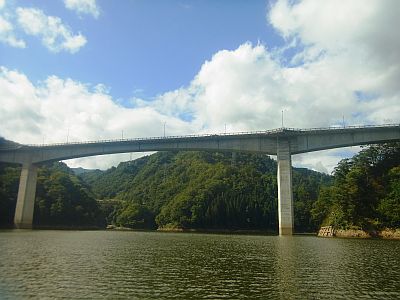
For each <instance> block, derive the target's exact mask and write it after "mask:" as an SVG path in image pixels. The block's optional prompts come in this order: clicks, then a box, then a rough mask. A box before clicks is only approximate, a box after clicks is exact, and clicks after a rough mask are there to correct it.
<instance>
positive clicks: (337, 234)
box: [317, 226, 400, 240]
mask: <svg viewBox="0 0 400 300" xmlns="http://www.w3.org/2000/svg"><path fill="white" fill-rule="evenodd" d="M317 236H318V237H326V238H357V239H382V240H400V228H384V229H382V230H362V229H359V228H351V229H335V228H333V227H332V226H323V227H321V228H320V230H319V231H318V234H317Z"/></svg>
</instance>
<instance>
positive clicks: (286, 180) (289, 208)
mask: <svg viewBox="0 0 400 300" xmlns="http://www.w3.org/2000/svg"><path fill="white" fill-rule="evenodd" d="M277 160H278V174H277V175H278V218H279V235H292V234H293V220H294V214H293V192H292V157H291V154H290V143H289V140H288V139H286V138H278V140H277Z"/></svg>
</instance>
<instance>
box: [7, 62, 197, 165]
mask: <svg viewBox="0 0 400 300" xmlns="http://www.w3.org/2000/svg"><path fill="white" fill-rule="evenodd" d="M0 119H1V120H2V122H1V125H0V135H1V136H4V137H6V138H8V139H11V140H14V141H16V142H20V143H25V144H27V143H37V144H41V143H43V142H44V143H54V142H65V141H66V140H67V138H68V140H69V141H70V142H74V141H83V140H103V139H117V138H121V134H122V131H123V134H124V137H125V138H127V137H146V136H162V135H163V126H164V122H166V123H167V126H166V128H167V130H166V132H167V135H178V134H181V133H191V130H193V129H192V128H191V126H190V124H188V123H186V122H183V121H182V120H180V119H178V118H174V117H168V116H165V115H162V114H160V113H159V112H157V111H156V110H155V109H153V108H151V107H140V108H135V109H132V108H124V107H121V106H119V105H117V104H116V103H115V102H114V101H113V99H112V98H111V96H110V95H108V94H107V93H106V92H105V89H104V87H102V88H99V86H95V87H93V88H92V87H91V86H88V85H85V84H82V83H80V82H77V81H73V80H71V79H65V80H63V79H60V78H58V77H56V76H50V77H48V78H47V79H46V80H45V81H44V82H41V83H38V84H34V83H32V82H31V81H30V80H29V79H28V78H27V77H26V76H25V75H24V74H22V73H20V72H18V71H12V70H8V69H6V68H4V67H2V68H1V69H0ZM134 157H135V156H134ZM136 157H137V155H136ZM121 159H123V160H126V159H129V155H115V156H104V157H101V159H99V158H91V159H89V158H87V159H80V160H78V162H80V163H82V165H83V166H84V167H88V168H107V167H110V166H111V165H113V164H116V163H117V162H118V161H120V160H121ZM68 163H69V164H70V165H73V166H76V165H77V163H76V161H68Z"/></svg>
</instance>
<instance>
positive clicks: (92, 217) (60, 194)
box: [0, 163, 105, 227]
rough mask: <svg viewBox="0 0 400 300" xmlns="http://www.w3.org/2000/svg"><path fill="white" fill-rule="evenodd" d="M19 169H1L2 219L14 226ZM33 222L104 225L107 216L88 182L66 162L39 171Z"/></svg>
mask: <svg viewBox="0 0 400 300" xmlns="http://www.w3.org/2000/svg"><path fill="white" fill-rule="evenodd" d="M19 176H20V168H19V167H13V166H8V165H2V166H1V168H0V179H1V181H0V212H1V215H0V222H1V225H2V226H11V225H12V222H13V218H14V211H15V205H16V198H17V193H18V184H19ZM34 224H35V225H38V226H102V227H103V226H104V225H105V222H104V216H103V215H102V211H101V210H100V208H99V205H98V203H97V202H96V200H95V199H94V198H93V194H92V193H91V192H90V191H89V190H88V187H87V186H86V184H85V183H84V182H83V181H82V180H81V179H80V178H78V177H77V176H75V175H74V174H73V173H72V171H71V170H70V169H69V168H68V167H67V166H66V165H65V164H63V163H54V164H52V165H46V166H41V167H40V168H39V170H38V182H37V188H36V201H35V211H34Z"/></svg>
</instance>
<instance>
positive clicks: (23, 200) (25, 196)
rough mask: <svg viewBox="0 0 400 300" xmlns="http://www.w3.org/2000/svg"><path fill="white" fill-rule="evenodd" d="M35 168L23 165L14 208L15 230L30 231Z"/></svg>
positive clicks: (34, 189) (33, 202)
mask: <svg viewBox="0 0 400 300" xmlns="http://www.w3.org/2000/svg"><path fill="white" fill-rule="evenodd" d="M36 181H37V166H35V165H34V164H30V163H29V164H23V165H22V170H21V177H20V180H19V189H18V198H17V205H16V207H15V215H14V225H15V227H16V228H21V229H31V228H32V222H33V209H34V206H35V194H36Z"/></svg>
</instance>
